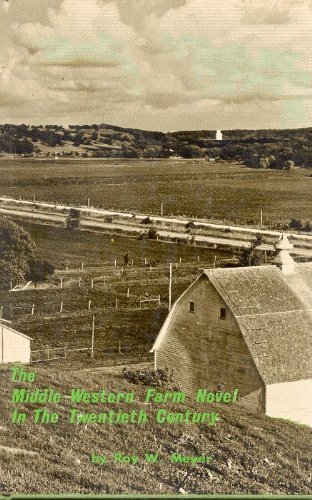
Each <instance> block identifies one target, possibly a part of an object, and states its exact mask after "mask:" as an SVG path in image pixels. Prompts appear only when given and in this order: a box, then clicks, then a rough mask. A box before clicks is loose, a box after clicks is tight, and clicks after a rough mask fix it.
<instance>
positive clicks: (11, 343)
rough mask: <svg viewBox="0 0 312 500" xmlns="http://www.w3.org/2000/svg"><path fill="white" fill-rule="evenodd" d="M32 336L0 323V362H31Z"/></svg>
mask: <svg viewBox="0 0 312 500" xmlns="http://www.w3.org/2000/svg"><path fill="white" fill-rule="evenodd" d="M30 341H31V338H30V337H27V335H24V333H21V332H17V331H16V330H13V328H10V327H9V326H7V325H4V324H0V363H30Z"/></svg>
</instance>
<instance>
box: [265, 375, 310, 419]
mask: <svg viewBox="0 0 312 500" xmlns="http://www.w3.org/2000/svg"><path fill="white" fill-rule="evenodd" d="M266 414H267V415H269V416H270V417H279V418H286V419H289V420H292V421H293V422H298V423H300V424H306V425H310V426H312V379H310V380H297V381H295V382H284V383H281V384H272V385H268V386H267V390H266Z"/></svg>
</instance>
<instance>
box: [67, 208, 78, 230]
mask: <svg viewBox="0 0 312 500" xmlns="http://www.w3.org/2000/svg"><path fill="white" fill-rule="evenodd" d="M79 224H80V210H78V209H77V208H70V209H69V213H68V217H67V219H66V227H67V229H77V228H78V227H79Z"/></svg>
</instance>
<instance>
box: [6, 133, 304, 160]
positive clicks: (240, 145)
mask: <svg viewBox="0 0 312 500" xmlns="http://www.w3.org/2000/svg"><path fill="white" fill-rule="evenodd" d="M0 155H2V156H8V155H9V156H12V155H22V156H26V157H27V156H32V157H38V158H40V157H49V156H53V157H55V156H56V157H59V156H61V157H79V156H80V157H81V156H82V157H85V158H87V157H90V158H169V157H182V158H202V159H206V160H208V161H215V160H218V161H235V162H240V163H243V164H244V165H246V166H248V167H252V168H276V169H290V168H292V167H294V166H299V167H307V168H311V167H312V128H302V129H287V130H286V129H285V130H284V129H283V130H224V131H223V140H222V141H217V140H215V131H209V130H197V131H180V132H173V133H163V132H152V131H147V130H139V129H132V128H123V127H117V126H115V125H109V124H106V123H101V124H98V125H97V124H93V125H69V127H68V128H64V127H62V126H60V125H45V126H42V125H40V126H31V125H25V124H22V125H10V124H5V125H0Z"/></svg>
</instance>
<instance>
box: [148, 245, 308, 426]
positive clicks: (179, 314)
mask: <svg viewBox="0 0 312 500" xmlns="http://www.w3.org/2000/svg"><path fill="white" fill-rule="evenodd" d="M291 246H292V245H290V243H289V241H288V240H287V238H286V236H283V237H282V239H281V240H280V241H279V243H278V244H277V245H276V249H277V251H278V254H277V256H276V257H275V260H274V264H275V265H266V266H255V267H241V268H227V269H206V270H204V272H203V273H202V275H200V276H199V277H198V278H197V280H196V281H195V282H194V283H192V285H191V286H190V287H189V288H188V289H187V290H186V291H185V292H184V293H183V294H182V295H181V296H180V298H179V299H178V300H177V301H176V303H175V304H174V306H173V308H172V309H171V311H170V313H169V315H168V316H167V319H166V320H165V323H164V324H163V326H162V328H161V330H160V332H159V335H158V337H157V339H156V341H155V344H154V346H153V349H152V350H153V352H154V356H155V365H156V367H157V368H168V369H169V370H170V372H171V373H172V377H173V381H174V382H175V383H176V384H177V385H178V386H179V387H181V389H184V390H186V391H187V392H191V393H194V392H195V391H196V390H197V389H198V388H208V389H210V390H211V389H218V388H219V387H222V388H227V389H228V390H233V389H234V388H238V389H239V402H240V404H243V405H244V406H246V407H248V408H249V409H250V410H253V411H260V412H263V413H265V414H266V415H268V416H271V417H278V418H284V419H289V420H292V421H294V422H298V423H303V424H307V425H310V426H312V309H311V304H312V262H309V263H302V264H300V263H299V264H296V263H295V262H294V261H293V259H292V257H291V256H290V254H289V249H290V248H291Z"/></svg>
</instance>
